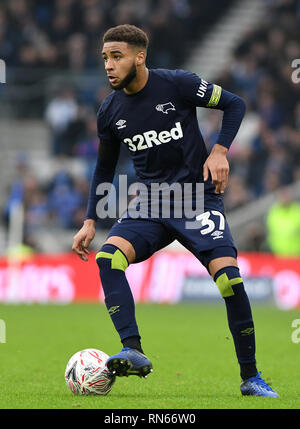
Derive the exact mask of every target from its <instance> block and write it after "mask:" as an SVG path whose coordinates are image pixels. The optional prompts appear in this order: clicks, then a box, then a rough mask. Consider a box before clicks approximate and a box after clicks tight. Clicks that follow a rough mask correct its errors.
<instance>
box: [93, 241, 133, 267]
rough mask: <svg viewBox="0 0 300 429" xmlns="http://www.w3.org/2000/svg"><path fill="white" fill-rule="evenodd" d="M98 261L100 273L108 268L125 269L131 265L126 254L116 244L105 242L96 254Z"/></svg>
mask: <svg viewBox="0 0 300 429" xmlns="http://www.w3.org/2000/svg"><path fill="white" fill-rule="evenodd" d="M96 262H97V264H98V267H99V269H100V273H101V272H104V271H107V270H121V271H125V270H126V268H127V267H128V265H129V264H128V260H127V258H126V256H125V254H124V253H123V252H122V251H121V250H120V249H119V248H118V247H117V246H115V245H114V244H104V245H103V246H102V248H101V250H100V252H98V253H97V255H96Z"/></svg>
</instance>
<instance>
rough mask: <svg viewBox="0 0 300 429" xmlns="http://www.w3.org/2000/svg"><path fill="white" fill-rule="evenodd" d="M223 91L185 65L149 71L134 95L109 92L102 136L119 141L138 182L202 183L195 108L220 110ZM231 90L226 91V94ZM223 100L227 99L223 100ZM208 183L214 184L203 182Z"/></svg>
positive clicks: (103, 108)
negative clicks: (174, 68) (132, 165)
mask: <svg viewBox="0 0 300 429" xmlns="http://www.w3.org/2000/svg"><path fill="white" fill-rule="evenodd" d="M223 93H224V90H222V89H221V88H220V86H218V85H215V84H212V83H208V82H206V81H205V80H203V79H201V78H200V77H198V76H197V75H196V74H194V73H191V72H188V71H184V70H165V69H152V70H149V78H148V81H147V83H146V85H145V87H144V88H143V89H142V90H141V91H139V92H138V93H136V94H132V95H128V94H126V93H125V91H123V90H120V91H113V92H112V93H111V94H110V95H109V96H108V97H107V98H106V99H105V100H104V101H103V103H102V105H101V107H100V109H99V112H98V115H97V121H98V136H99V138H100V140H101V141H111V142H112V141H118V142H120V143H122V144H124V145H125V146H126V148H127V149H128V151H129V153H130V156H131V158H132V160H133V163H134V167H135V171H136V176H137V179H138V181H141V182H143V183H145V184H147V185H149V184H150V183H151V182H159V183H161V182H166V183H168V184H170V183H173V182H179V183H195V182H203V164H204V162H205V160H206V158H207V156H208V153H207V150H206V147H205V144H204V141H203V137H202V135H201V132H200V130H199V126H198V121H197V116H196V108H197V106H200V107H209V108H220V109H223V105H224V100H223V99H225V98H226V97H224V96H223ZM227 94H230V93H227ZM226 101H227V99H226ZM206 188H207V190H208V188H211V189H214V186H213V185H211V184H209V183H208V184H207V186H206Z"/></svg>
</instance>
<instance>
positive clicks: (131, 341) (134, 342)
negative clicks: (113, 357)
mask: <svg viewBox="0 0 300 429" xmlns="http://www.w3.org/2000/svg"><path fill="white" fill-rule="evenodd" d="M122 344H123V346H124V347H130V348H131V349H135V350H138V351H139V352H141V353H143V354H144V352H143V349H142V346H141V340H140V337H128V338H124V340H122Z"/></svg>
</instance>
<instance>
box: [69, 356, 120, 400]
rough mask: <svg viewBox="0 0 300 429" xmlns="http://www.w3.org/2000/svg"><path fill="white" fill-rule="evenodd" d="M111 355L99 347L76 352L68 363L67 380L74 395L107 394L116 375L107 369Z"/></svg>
mask: <svg viewBox="0 0 300 429" xmlns="http://www.w3.org/2000/svg"><path fill="white" fill-rule="evenodd" d="M108 358H109V356H108V355H107V354H106V353H104V352H102V351H101V350H97V349H85V350H81V351H80V352H77V353H75V354H74V355H73V356H72V357H71V359H70V360H69V362H68V363H67V366H66V370H65V380H66V384H67V386H68V388H69V389H70V390H71V392H72V393H74V395H107V394H108V393H109V392H110V390H111V388H112V386H113V384H114V382H115V380H116V377H115V376H112V375H111V374H110V372H109V371H108V369H107V366H106V361H107V359H108Z"/></svg>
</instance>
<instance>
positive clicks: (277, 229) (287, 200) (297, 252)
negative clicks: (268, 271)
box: [266, 188, 300, 256]
mask: <svg viewBox="0 0 300 429" xmlns="http://www.w3.org/2000/svg"><path fill="white" fill-rule="evenodd" d="M266 226H267V240H268V245H269V247H270V250H271V252H272V253H274V254H275V255H277V256H300V203H299V202H298V201H294V200H293V199H292V196H291V193H290V191H289V190H288V189H285V188H282V189H280V191H279V194H278V201H277V202H275V203H274V204H273V206H272V207H271V209H270V210H269V213H268V215H267V219H266Z"/></svg>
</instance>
